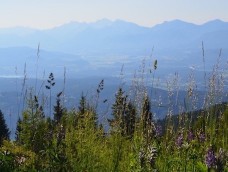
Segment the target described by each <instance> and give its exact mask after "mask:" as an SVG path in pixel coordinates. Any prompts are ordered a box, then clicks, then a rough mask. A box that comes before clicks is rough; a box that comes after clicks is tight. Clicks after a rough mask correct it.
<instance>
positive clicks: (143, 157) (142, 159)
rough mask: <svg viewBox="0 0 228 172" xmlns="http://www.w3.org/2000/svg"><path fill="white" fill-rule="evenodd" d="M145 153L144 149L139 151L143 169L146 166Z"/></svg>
mask: <svg viewBox="0 0 228 172" xmlns="http://www.w3.org/2000/svg"><path fill="white" fill-rule="evenodd" d="M145 155H146V154H145V152H144V151H143V149H140V151H139V161H140V164H141V167H142V166H143V165H144V163H145Z"/></svg>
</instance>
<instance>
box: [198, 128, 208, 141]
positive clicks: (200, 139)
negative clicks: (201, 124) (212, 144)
mask: <svg viewBox="0 0 228 172" xmlns="http://www.w3.org/2000/svg"><path fill="white" fill-rule="evenodd" d="M198 138H199V141H200V142H205V140H206V135H205V133H204V132H203V131H200V133H199V135H198Z"/></svg>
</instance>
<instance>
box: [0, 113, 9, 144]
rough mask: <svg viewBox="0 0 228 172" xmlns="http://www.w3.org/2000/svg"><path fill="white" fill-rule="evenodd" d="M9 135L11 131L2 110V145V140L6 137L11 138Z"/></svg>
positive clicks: (0, 125)
mask: <svg viewBox="0 0 228 172" xmlns="http://www.w3.org/2000/svg"><path fill="white" fill-rule="evenodd" d="M9 135H10V132H9V129H8V127H7V125H6V121H5V118H4V115H3V113H2V111H1V110H0V146H1V145H2V141H3V140H4V139H9Z"/></svg>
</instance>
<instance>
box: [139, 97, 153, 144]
mask: <svg viewBox="0 0 228 172" xmlns="http://www.w3.org/2000/svg"><path fill="white" fill-rule="evenodd" d="M141 124H142V132H143V136H144V137H145V138H146V140H147V141H148V140H149V139H150V138H151V136H152V134H153V116H152V113H151V105H150V99H149V97H148V96H145V98H144V100H143V105H142V112H141Z"/></svg>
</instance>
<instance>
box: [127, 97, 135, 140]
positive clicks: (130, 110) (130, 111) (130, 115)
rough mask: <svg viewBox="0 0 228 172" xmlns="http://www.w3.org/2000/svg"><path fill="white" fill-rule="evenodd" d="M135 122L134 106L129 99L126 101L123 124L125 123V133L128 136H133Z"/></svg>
mask: <svg viewBox="0 0 228 172" xmlns="http://www.w3.org/2000/svg"><path fill="white" fill-rule="evenodd" d="M135 123H136V108H135V106H134V105H133V103H132V102H131V101H130V102H128V103H127V107H126V115H125V124H126V135H127V136H128V137H130V138H132V137H133V134H134V131H135Z"/></svg>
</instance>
